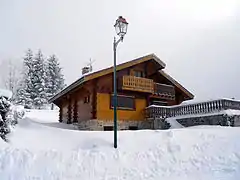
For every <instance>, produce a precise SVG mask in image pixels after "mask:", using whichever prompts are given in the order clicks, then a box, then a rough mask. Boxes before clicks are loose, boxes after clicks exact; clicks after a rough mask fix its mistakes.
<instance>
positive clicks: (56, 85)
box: [45, 55, 65, 99]
mask: <svg viewBox="0 0 240 180" xmlns="http://www.w3.org/2000/svg"><path fill="white" fill-rule="evenodd" d="M45 82H46V86H45V88H46V93H47V97H48V99H49V98H51V97H52V96H53V95H55V94H56V93H58V92H59V91H61V90H62V89H63V88H64V87H65V84H64V77H63V74H62V68H61V67H60V64H59V61H58V59H57V57H56V56H55V55H52V56H50V57H49V58H48V59H47V62H46V81H45Z"/></svg>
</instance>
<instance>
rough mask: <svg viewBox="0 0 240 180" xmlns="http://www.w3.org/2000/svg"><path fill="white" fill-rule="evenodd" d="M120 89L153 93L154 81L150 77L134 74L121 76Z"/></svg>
mask: <svg viewBox="0 0 240 180" xmlns="http://www.w3.org/2000/svg"><path fill="white" fill-rule="evenodd" d="M122 89H123V90H130V91H138V92H146V93H151V94H153V93H154V82H153V80H152V79H147V78H141V77H135V76H123V77H122Z"/></svg>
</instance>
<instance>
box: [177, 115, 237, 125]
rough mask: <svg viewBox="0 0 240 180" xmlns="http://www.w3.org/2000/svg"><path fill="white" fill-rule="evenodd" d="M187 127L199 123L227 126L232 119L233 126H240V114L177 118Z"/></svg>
mask: <svg viewBox="0 0 240 180" xmlns="http://www.w3.org/2000/svg"><path fill="white" fill-rule="evenodd" d="M177 121H178V122H179V123H180V124H182V125H183V126H185V127H189V126H197V125H221V126H227V125H228V124H227V121H230V125H231V126H240V116H227V115H223V114H222V115H214V116H201V117H191V118H183V119H177Z"/></svg>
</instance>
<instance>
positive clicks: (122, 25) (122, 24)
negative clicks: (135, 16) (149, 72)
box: [113, 16, 128, 148]
mask: <svg viewBox="0 0 240 180" xmlns="http://www.w3.org/2000/svg"><path fill="white" fill-rule="evenodd" d="M114 27H115V30H116V33H117V35H118V36H119V37H120V38H119V39H118V40H116V38H115V37H114V42H113V52H114V66H113V89H114V96H113V116H114V148H117V69H116V66H117V63H116V61H117V60H116V59H117V57H116V50H117V45H118V44H119V42H120V41H123V37H124V35H125V34H126V33H127V27H128V23H127V21H126V19H124V18H123V17H122V16H119V17H118V19H117V20H116V23H115V25H114Z"/></svg>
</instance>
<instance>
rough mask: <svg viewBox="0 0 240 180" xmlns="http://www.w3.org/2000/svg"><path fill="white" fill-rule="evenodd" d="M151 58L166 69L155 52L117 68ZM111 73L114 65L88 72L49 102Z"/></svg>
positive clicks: (133, 64) (161, 67)
mask: <svg viewBox="0 0 240 180" xmlns="http://www.w3.org/2000/svg"><path fill="white" fill-rule="evenodd" d="M150 60H153V61H155V62H156V63H157V64H158V65H159V67H158V69H159V70H161V69H164V68H165V67H166V64H165V63H164V62H163V61H162V60H161V59H160V58H158V57H157V56H156V55H155V54H150V55H147V56H143V57H140V58H137V59H134V60H131V61H128V62H125V63H122V64H119V65H117V67H116V68H117V71H120V70H122V69H125V68H129V67H131V66H135V65H137V64H140V63H144V62H147V61H150ZM110 73H113V66H112V67H109V68H106V69H103V70H100V71H97V72H93V73H88V74H87V75H84V76H82V77H81V78H80V79H78V80H76V81H75V82H73V83H72V84H71V85H69V86H67V87H66V88H65V89H63V90H62V91H61V92H59V93H58V94H56V95H54V96H53V97H52V98H50V99H49V102H50V103H54V102H55V101H56V100H57V99H59V98H61V97H62V96H64V95H66V94H67V93H68V92H70V91H72V90H73V89H75V88H77V87H78V86H79V85H81V84H82V83H84V82H86V81H89V80H92V79H95V78H98V77H101V76H104V75H107V74H110Z"/></svg>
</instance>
